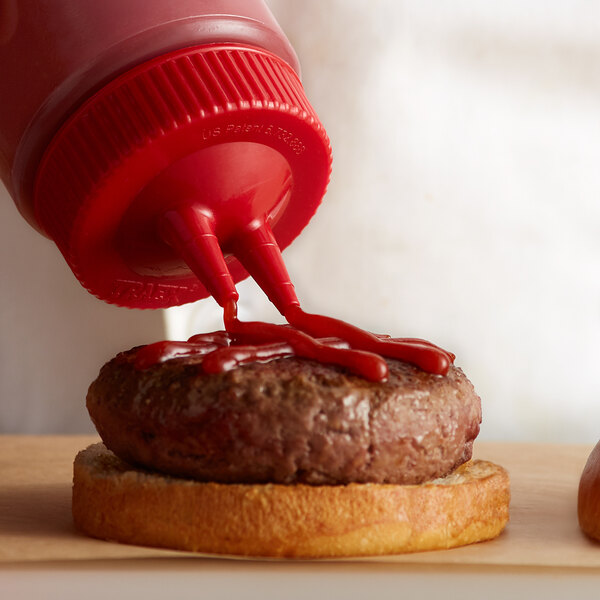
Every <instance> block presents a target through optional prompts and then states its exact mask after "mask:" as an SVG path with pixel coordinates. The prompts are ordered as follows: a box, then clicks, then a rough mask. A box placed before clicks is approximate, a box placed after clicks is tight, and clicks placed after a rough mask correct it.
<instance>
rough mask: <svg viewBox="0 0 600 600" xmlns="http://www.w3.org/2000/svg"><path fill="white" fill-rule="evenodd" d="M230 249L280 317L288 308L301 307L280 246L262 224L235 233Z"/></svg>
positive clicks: (264, 224)
mask: <svg viewBox="0 0 600 600" xmlns="http://www.w3.org/2000/svg"><path fill="white" fill-rule="evenodd" d="M232 246H233V252H234V254H235V256H236V257H237V259H238V260H239V261H240V262H241V263H242V265H244V267H245V268H246V269H247V270H248V272H249V273H250V275H251V276H252V277H253V278H254V279H255V281H256V282H257V283H258V285H259V286H260V287H261V289H262V290H263V291H264V292H265V294H267V296H268V298H269V300H270V301H271V302H272V303H273V304H274V305H275V306H276V308H277V310H278V311H279V312H280V313H281V314H282V315H285V312H286V310H287V309H288V308H289V307H290V306H291V305H298V306H299V305H300V302H299V301H298V297H297V296H296V292H295V290H294V285H293V284H292V282H291V280H290V276H289V274H288V272H287V268H286V266H285V263H284V262H283V257H282V255H281V249H280V248H279V244H278V243H277V240H276V239H275V236H274V235H273V232H272V231H271V228H270V227H269V224H268V223H267V222H266V221H265V220H263V221H261V222H259V225H258V226H254V227H252V228H249V229H246V230H242V231H241V232H240V233H238V235H236V237H235V240H234V242H233V244H232Z"/></svg>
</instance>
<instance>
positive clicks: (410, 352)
mask: <svg viewBox="0 0 600 600" xmlns="http://www.w3.org/2000/svg"><path fill="white" fill-rule="evenodd" d="M161 226H162V229H161V233H162V235H163V236H164V239H165V241H167V242H168V243H169V244H170V245H172V246H173V247H174V248H175V249H176V250H177V251H178V252H179V253H180V255H181V256H182V257H183V258H184V259H185V261H186V263H187V264H188V265H189V266H190V268H191V269H192V271H193V272H194V273H195V274H196V275H197V277H198V278H199V279H200V281H203V282H205V285H206V287H207V288H208V289H210V290H211V292H212V294H213V296H214V298H215V299H216V300H217V302H218V303H219V304H220V305H221V306H222V307H223V322H224V325H225V331H224V332H215V333H210V334H200V335H195V336H192V337H191V338H190V339H189V340H188V341H187V342H157V343H155V344H150V345H149V346H146V347H144V348H142V349H141V350H139V351H138V354H137V358H136V366H137V367H138V368H147V367H150V366H152V365H153V364H157V363H160V362H164V361H166V360H169V359H171V358H175V357H179V356H193V355H200V356H203V357H204V358H203V360H202V368H203V370H204V371H205V372H206V373H222V372H223V371H227V370H229V369H233V368H234V367H236V366H238V365H240V364H244V363H248V362H253V361H265V360H270V359H273V358H277V357H283V356H298V357H302V358H308V359H312V360H316V361H319V362H323V363H329V364H335V365H339V366H341V367H345V368H346V369H348V370H350V371H351V372H353V373H355V374H357V375H360V376H361V377H364V378H365V379H368V380H370V381H385V380H386V379H387V376H388V366H387V363H386V361H385V359H384V358H383V357H385V356H387V357H388V358H395V359H399V360H403V361H406V362H409V363H412V364H414V365H417V366H418V367H420V368H421V369H423V370H424V371H428V372H430V373H434V374H436V375H445V374H446V373H447V372H448V369H449V368H450V365H451V364H452V363H453V361H454V355H453V354H452V353H451V352H447V351H446V350H443V349H442V348H439V347H438V346H436V345H434V344H432V343H430V342H427V341H425V340H421V339H414V338H391V337H389V336H383V335H376V334H373V333H369V332H368V331H364V330H363V329H360V328H358V327H355V326H353V325H350V324H349V323H345V322H344V321H340V320H338V319H333V318H331V317H325V316H322V315H313V314H309V313H306V312H304V311H303V310H302V308H300V302H299V301H298V298H297V297H296V294H295V292H294V286H293V285H292V283H291V281H290V278H289V275H288V272H287V269H286V267H285V264H284V262H283V257H282V256H281V250H280V248H279V245H278V243H277V241H276V239H275V237H274V235H273V232H272V231H271V228H270V226H269V224H268V223H267V221H266V220H265V219H262V220H258V221H257V222H256V223H255V224H254V226H253V227H252V228H248V229H245V230H243V231H240V232H238V233H237V235H236V236H235V238H234V240H233V241H232V243H231V250H233V254H234V255H235V256H236V257H237V258H238V259H239V260H240V262H241V263H242V264H243V265H244V267H245V268H246V269H247V270H248V272H249V273H250V275H252V277H253V278H254V279H255V280H256V282H257V283H258V284H259V286H260V287H261V288H262V289H263V290H264V291H265V292H266V293H267V296H268V297H269V298H270V300H271V301H272V302H273V304H274V305H275V306H276V307H277V309H278V310H279V312H280V313H281V314H282V315H283V316H284V317H285V319H286V320H287V322H288V323H289V325H276V324H273V323H264V322H259V321H240V320H239V319H238V317H237V299H238V294H237V290H236V289H235V285H234V283H233V280H232V279H231V277H230V275H229V270H228V268H227V265H226V262H225V259H224V258H223V255H222V253H221V249H220V245H219V241H218V239H217V236H216V235H215V232H214V222H213V220H212V219H211V218H209V217H207V216H206V215H204V213H202V212H199V211H196V210H192V209H188V208H185V207H184V208H183V209H179V210H178V211H172V212H170V213H168V214H167V215H165V217H164V218H163V221H162V224H161ZM207 256H208V257H209V258H210V260H208V259H207Z"/></svg>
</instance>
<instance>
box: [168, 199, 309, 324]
mask: <svg viewBox="0 0 600 600" xmlns="http://www.w3.org/2000/svg"><path fill="white" fill-rule="evenodd" d="M158 226H159V233H160V236H161V237H162V239H163V240H164V241H165V242H166V243H167V244H169V245H170V246H171V247H172V248H173V249H174V250H175V251H176V252H177V253H178V254H179V256H181V258H182V259H183V260H184V261H185V263H186V264H187V265H188V267H189V268H190V269H191V271H192V272H193V273H194V275H196V277H198V279H199V280H200V282H201V283H202V284H203V285H204V286H205V287H206V289H207V290H208V291H209V292H210V294H211V295H212V296H213V297H214V298H215V300H216V301H217V303H218V304H219V305H220V306H222V307H224V306H225V305H226V304H227V302H228V301H230V300H232V299H233V300H236V301H237V299H238V293H237V290H236V288H235V283H234V280H233V277H232V275H231V273H230V271H229V267H228V265H227V259H226V258H225V253H227V254H231V255H233V256H235V257H236V258H237V259H238V260H239V262H240V263H241V264H242V265H243V267H244V268H245V269H246V270H247V271H248V273H249V274H250V276H251V277H253V278H254V280H255V281H256V282H257V283H258V285H259V286H260V287H261V289H262V290H263V291H264V292H265V294H266V295H267V297H268V298H269V300H270V301H271V302H272V303H273V304H274V305H275V307H276V308H277V309H278V310H279V312H281V314H284V313H285V311H286V310H287V308H289V306H291V305H298V304H299V302H298V298H297V297H296V293H295V291H294V286H293V284H292V282H291V281H290V277H289V275H288V272H287V269H286V266H285V263H284V261H283V257H282V255H281V249H280V247H279V244H278V243H277V240H276V239H275V236H274V235H273V232H272V230H271V227H270V226H269V224H268V222H267V219H266V218H262V219H255V220H254V221H252V222H251V223H249V224H247V225H246V227H240V228H239V229H237V230H235V231H234V232H233V233H232V234H231V235H230V236H229V238H228V239H227V240H226V242H225V243H226V252H224V248H223V247H222V246H221V242H220V240H219V238H218V237H217V234H216V230H217V223H216V222H215V218H214V216H212V215H211V214H210V211H209V210H207V209H205V208H203V207H201V206H195V205H186V206H182V207H180V208H175V209H171V210H169V211H167V212H166V213H165V214H164V215H162V218H161V219H160V220H159V224H158Z"/></svg>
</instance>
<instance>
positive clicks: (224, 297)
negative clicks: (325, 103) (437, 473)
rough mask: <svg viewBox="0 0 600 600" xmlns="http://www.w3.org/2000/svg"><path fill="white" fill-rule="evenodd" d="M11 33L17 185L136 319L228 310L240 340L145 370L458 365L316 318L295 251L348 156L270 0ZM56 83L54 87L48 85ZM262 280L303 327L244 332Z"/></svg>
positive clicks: (6, 100) (66, 4)
mask: <svg viewBox="0 0 600 600" xmlns="http://www.w3.org/2000/svg"><path fill="white" fill-rule="evenodd" d="M5 13H6V14H3V21H2V23H1V24H0V81H2V86H0V107H2V110H1V111H0V177H1V178H2V180H3V182H4V183H5V185H6V187H7V189H8V190H9V192H10V193H11V195H12V196H13V198H14V200H15V203H16V204H17V207H18V208H19V210H20V211H21V213H22V214H23V216H24V217H25V218H26V219H27V220H28V221H29V222H30V223H31V225H32V226H33V227H35V228H36V229H38V230H39V231H40V232H41V233H43V234H44V235H46V236H47V237H49V238H51V239H52V240H54V242H55V243H56V245H57V246H58V248H59V249H60V251H61V252H62V254H63V256H64V257H65V259H66V261H67V263H68V264H69V266H70V267H71V269H72V271H73V273H74V274H75V276H76V277H77V278H78V279H79V281H80V282H81V284H82V285H83V286H84V287H85V288H87V289H88V290H89V291H90V292H91V293H92V294H94V295H96V296H97V297H98V298H100V299H102V300H105V301H107V302H110V303H113V304H117V305H120V306H125V307H128V308H165V307H169V306H175V305H178V304H183V303H186V302H192V301H195V300H198V299H201V298H205V297H207V296H213V297H214V298H215V299H216V301H217V302H218V303H219V304H220V305H221V306H222V307H223V309H224V323H225V329H226V333H224V332H222V333H215V334H207V335H200V336H194V337H192V338H191V339H190V340H189V341H187V342H159V343H158V344H152V345H150V346H148V347H147V348H146V349H145V350H143V351H142V352H141V353H140V356H139V357H138V364H139V366H140V367H144V366H148V365H150V364H153V363H155V362H160V361H163V360H167V359H168V358H170V357H173V356H181V355H189V354H203V355H205V356H204V359H203V361H202V364H203V368H204V369H205V370H206V371H210V372H214V371H222V370H225V369H229V368H231V367H233V366H235V365H237V364H243V363H245V362H248V361H252V360H268V359H270V358H273V357H277V356H287V355H292V354H293V355H297V356H301V357H306V358H312V359H315V360H319V361H324V362H329V363H334V364H338V365H342V366H344V367H346V368H348V369H350V370H351V371H353V372H356V373H358V374H360V375H362V376H364V377H365V378H367V379H371V380H375V381H380V380H383V379H385V378H386V376H387V366H386V363H385V361H384V360H383V358H382V356H388V357H394V358H399V359H401V360H406V361H409V362H412V363H414V364H416V365H418V366H420V367H421V368H423V369H425V370H427V371H431V372H432V373H439V374H444V373H446V372H447V370H448V368H449V365H450V364H451V363H452V360H453V358H454V357H453V355H452V354H450V353H448V352H445V351H444V350H442V349H440V348H438V347H436V346H434V345H433V344H430V343H428V342H425V341H423V340H414V339H392V338H389V337H385V336H378V335H373V334H370V333H368V332H366V331H362V330H361V329H358V328H356V327H353V326H351V325H348V324H346V323H343V322H341V321H338V320H335V319H331V318H328V317H323V316H318V315H311V314H307V313H305V312H304V311H303V310H302V309H301V308H300V303H299V302H298V299H297V297H296V295H295V292H294V287H293V285H292V283H291V281H290V279H289V276H288V274H287V270H286V268H285V265H284V263H283V260H282V258H281V250H282V249H283V248H285V247H286V246H287V245H289V244H290V243H291V242H292V241H293V239H294V238H295V237H296V236H297V235H298V234H299V233H300V232H301V231H302V229H303V228H304V227H305V226H306V224H307V223H308V221H309V220H310V219H311V218H312V216H313V214H314V213H315V211H316V209H317V207H318V205H319V203H320V202H321V199H322V197H323V195H324V194H325V190H326V187H327V184H328V181H329V175H330V171H331V149H330V146H329V140H328V138H327V134H326V133H325V130H324V128H323V126H322V125H321V123H320V121H319V119H318V117H317V115H316V113H315V111H314V110H313V108H312V107H311V105H310V103H309V102H308V100H307V98H306V96H305V93H304V89H303V87H302V83H301V80H300V76H299V66H298V61H297V58H296V55H295V53H294V51H293V49H292V47H291V46H290V43H289V41H288V40H287V39H286V37H285V35H284V34H283V32H282V31H281V29H280V28H279V25H278V24H277V23H276V21H275V19H274V18H273V16H272V14H271V13H270V11H269V9H268V7H267V5H266V3H265V2H264V1H263V0H220V1H219V0H178V1H177V2H173V1H172V0H129V1H127V2H123V1H122V0H102V1H101V2H98V0H77V2H73V0H38V1H37V2H31V1H30V0H11V1H10V2H8V3H7V9H6V11H5ZM42 74H43V76H42ZM248 275H251V276H252V277H254V279H255V280H256V281H257V282H258V284H259V285H260V286H261V288H262V289H263V290H264V291H265V293H266V294H267V295H268V297H269V298H270V300H271V301H272V302H273V303H274V304H275V306H276V307H277V308H278V310H279V311H280V312H281V314H282V315H284V316H285V318H286V320H287V321H288V323H289V326H280V325H273V324H267V323H252V322H250V323H248V322H241V321H240V320H239V319H238V318H237V314H236V312H237V309H236V301H237V299H238V294H237V291H236V288H235V283H236V282H238V281H240V280H241V279H243V278H244V277H246V276H248Z"/></svg>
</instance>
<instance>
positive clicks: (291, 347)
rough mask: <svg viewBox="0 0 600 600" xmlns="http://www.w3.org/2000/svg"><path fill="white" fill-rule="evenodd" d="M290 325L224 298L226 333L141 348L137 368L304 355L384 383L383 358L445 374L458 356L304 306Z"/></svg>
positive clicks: (214, 367) (223, 366) (208, 367)
mask: <svg viewBox="0 0 600 600" xmlns="http://www.w3.org/2000/svg"><path fill="white" fill-rule="evenodd" d="M285 317H286V319H287V320H288V322H289V323H290V325H292V326H291V327H290V326H287V325H275V324H272V323H264V322H258V321H240V320H239V319H238V317H237V303H236V301H235V300H234V299H229V300H228V301H227V302H225V306H224V314H223V321H224V324H225V329H226V332H215V333H211V334H200V335H195V336H192V337H191V338H190V339H189V340H188V341H187V342H157V343H155V344H150V345H148V346H145V347H144V348H142V349H141V350H140V351H139V352H138V354H137V357H136V367H138V368H141V369H143V368H148V367H150V366H152V365H153V364H157V363H160V362H164V361H166V360H170V359H172V358H176V357H180V356H203V357H204V358H203V361H202V368H203V370H204V371H205V372H206V373H221V372H223V371H227V370H229V369H233V368H234V367H236V366H238V365H240V364H244V363H248V362H256V361H265V360H271V359H273V358H281V357H285V356H299V357H302V358H308V359H313V360H317V361H319V362H324V363H330V364H336V365H340V366H342V367H345V368H347V369H348V370H350V371H351V372H353V373H355V374H357V375H360V376H361V377H364V378H365V379H368V380H370V381H384V380H385V379H386V378H387V375H388V367H387V364H386V362H385V360H384V359H383V356H387V357H390V358H397V359H400V360H404V361H406V362H410V363H413V364H415V365H417V366H419V367H421V368H422V369H423V370H425V371H428V372H430V373H434V374H438V375H445V374H446V373H447V372H448V369H449V368H450V364H451V363H452V362H453V360H454V355H453V354H452V353H450V352H447V351H445V350H443V349H441V348H439V347H438V346H435V345H434V344H431V343H430V342H427V341H425V340H420V339H413V338H402V339H399V338H391V337H389V336H380V335H375V334H373V333H369V332H367V331H364V330H362V329H359V328H358V327H355V326H353V325H350V324H348V323H345V322H344V321H340V320H338V319H332V318H330V317H324V316H321V315H312V314H308V313H306V312H304V311H303V310H302V309H301V308H300V306H299V305H295V304H294V305H291V306H290V307H288V309H287V310H286V311H285Z"/></svg>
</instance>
